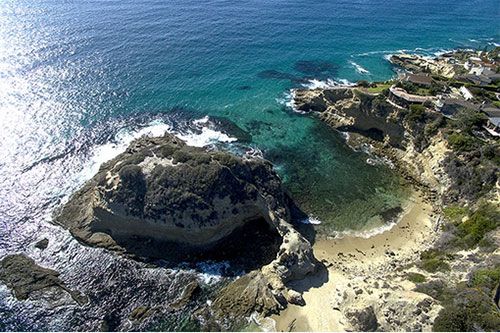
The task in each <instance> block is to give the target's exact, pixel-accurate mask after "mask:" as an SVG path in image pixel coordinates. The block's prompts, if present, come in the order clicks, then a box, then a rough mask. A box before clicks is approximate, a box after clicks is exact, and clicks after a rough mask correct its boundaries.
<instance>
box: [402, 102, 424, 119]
mask: <svg viewBox="0 0 500 333" xmlns="http://www.w3.org/2000/svg"><path fill="white" fill-rule="evenodd" d="M424 119H425V107H424V106H423V105H420V104H411V105H410V112H409V113H408V115H407V116H406V120H407V121H409V122H421V121H424Z"/></svg>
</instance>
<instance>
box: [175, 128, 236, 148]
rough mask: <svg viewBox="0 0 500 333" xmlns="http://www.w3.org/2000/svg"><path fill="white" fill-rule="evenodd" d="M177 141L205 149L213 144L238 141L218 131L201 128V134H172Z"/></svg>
mask: <svg viewBox="0 0 500 333" xmlns="http://www.w3.org/2000/svg"><path fill="white" fill-rule="evenodd" d="M173 134H175V136H177V137H178V138H179V139H181V140H184V141H186V143H187V144H188V145H190V146H194V147H205V146H208V145H210V144H213V143H215V142H225V143H229V142H234V141H237V140H238V139H236V138H233V137H231V136H229V135H227V134H225V133H222V132H220V131H216V130H213V129H211V128H207V127H203V128H202V129H201V133H194V132H189V133H175V132H174V133H173Z"/></svg>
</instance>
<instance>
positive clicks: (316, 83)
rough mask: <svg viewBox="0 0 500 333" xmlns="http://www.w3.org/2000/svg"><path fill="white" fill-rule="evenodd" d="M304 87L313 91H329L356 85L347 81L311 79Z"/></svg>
mask: <svg viewBox="0 0 500 333" xmlns="http://www.w3.org/2000/svg"><path fill="white" fill-rule="evenodd" d="M302 85H303V86H304V87H305V88H307V89H311V90H313V89H328V88H335V87H341V86H354V85H355V84H354V83H352V82H350V81H348V80H346V79H335V80H332V79H326V80H324V81H322V80H317V79H311V80H308V82H307V83H303V84H302Z"/></svg>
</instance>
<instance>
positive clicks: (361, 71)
mask: <svg viewBox="0 0 500 333" xmlns="http://www.w3.org/2000/svg"><path fill="white" fill-rule="evenodd" d="M349 63H350V64H351V65H352V66H353V67H354V69H355V70H356V72H358V73H359V74H370V71H368V70H367V69H366V68H363V67H362V66H361V65H360V64H357V63H355V62H354V61H349Z"/></svg>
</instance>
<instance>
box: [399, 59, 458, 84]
mask: <svg viewBox="0 0 500 333" xmlns="http://www.w3.org/2000/svg"><path fill="white" fill-rule="evenodd" d="M390 61H391V62H392V63H393V64H394V65H397V66H399V67H402V68H403V69H405V70H407V71H409V72H412V73H421V72H426V73H431V74H433V75H441V76H444V77H447V78H452V77H454V76H455V75H456V74H457V73H456V68H455V66H453V64H449V63H447V62H445V61H444V60H442V59H430V58H428V57H423V56H420V55H416V54H406V53H401V54H394V55H392V56H391V57H390Z"/></svg>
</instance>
